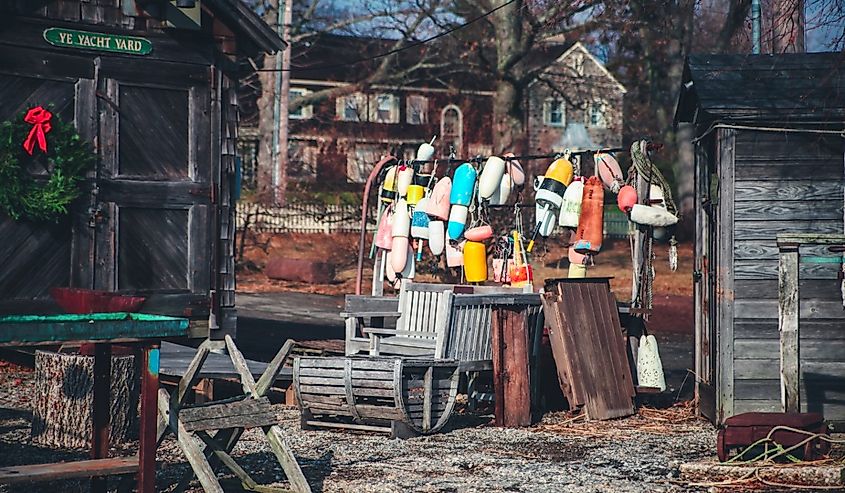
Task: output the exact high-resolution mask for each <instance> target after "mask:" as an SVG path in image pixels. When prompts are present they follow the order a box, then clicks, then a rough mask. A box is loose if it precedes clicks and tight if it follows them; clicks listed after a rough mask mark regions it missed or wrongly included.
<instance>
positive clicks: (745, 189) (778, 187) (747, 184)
mask: <svg viewBox="0 0 845 493" xmlns="http://www.w3.org/2000/svg"><path fill="white" fill-rule="evenodd" d="M735 188H736V202H737V204H739V203H740V202H745V201H757V200H759V201H784V200H807V199H811V200H812V201H819V200H821V201H824V200H832V201H839V202H841V201H842V197H843V196H845V185H843V183H842V182H841V181H839V180H833V181H821V180H806V179H805V180H787V181H758V180H754V181H737V183H736V187H735Z"/></svg>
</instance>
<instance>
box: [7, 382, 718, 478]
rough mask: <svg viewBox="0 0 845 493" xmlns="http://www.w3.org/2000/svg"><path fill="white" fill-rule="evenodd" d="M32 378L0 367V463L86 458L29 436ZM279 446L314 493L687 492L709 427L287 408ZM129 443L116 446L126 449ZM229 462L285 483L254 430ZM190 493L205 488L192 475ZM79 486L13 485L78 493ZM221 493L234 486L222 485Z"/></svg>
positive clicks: (169, 455)
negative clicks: (323, 417) (500, 423)
mask: <svg viewBox="0 0 845 493" xmlns="http://www.w3.org/2000/svg"><path fill="white" fill-rule="evenodd" d="M31 390H32V373H31V372H28V371H22V370H18V369H15V368H6V369H3V368H0V399H2V400H0V466H6V465H15V464H25V463H32V462H52V461H57V460H72V459H79V458H84V455H85V454H84V453H81V452H75V453H74V452H58V451H55V450H50V449H45V448H42V447H38V446H36V445H34V444H32V443H31V441H30V439H29V425H30V413H29V400H28V398H27V396H29V395H31ZM277 409H278V415H279V421H280V423H281V426H282V428H283V429H284V431H285V433H286V436H287V437H288V444H289V445H290V446H291V448H292V449H293V450H294V453H295V454H296V456H297V459H298V460H299V463H300V465H301V466H302V468H303V471H304V473H305V476H306V477H307V478H308V480H309V482H310V483H311V486H312V488H313V490H314V491H315V492H321V491H322V492H327V493H328V492H347V491H348V492H351V491H355V492H410V491H414V492H416V491H419V492H481V491H484V492H500V491H514V492H517V491H519V492H546V491H548V492H578V493H587V492H662V491H690V489H689V488H687V487H686V486H684V485H683V484H681V483H679V482H678V481H677V479H676V478H677V475H678V467H679V465H680V464H681V463H683V462H686V461H690V460H697V459H700V458H703V457H708V456H711V455H712V454H713V450H714V441H715V432H714V431H713V429H712V427H711V426H710V425H709V424H707V423H703V422H701V421H698V420H695V419H693V418H691V417H690V412H689V409H688V408H674V409H670V410H667V411H650V410H647V411H644V412H642V413H641V414H640V415H638V416H633V417H630V418H625V419H621V420H614V421H610V422H600V423H586V422H583V421H582V420H580V419H578V418H574V419H573V418H572V417H571V416H569V415H567V414H566V413H550V414H547V415H546V417H545V418H544V419H543V422H542V423H540V424H539V425H536V426H534V427H531V428H524V429H504V428H496V427H492V426H489V424H488V422H489V416H475V415H460V416H457V417H456V418H455V419H453V422H452V423H451V424H450V426H449V428H448V429H447V431H446V432H445V433H441V434H437V435H433V436H429V437H419V438H413V439H409V440H391V439H389V438H387V437H385V436H379V435H368V434H357V433H346V432H336V431H301V430H300V429H299V413H298V412H297V410H296V409H292V408H289V407H285V406H283V405H278V406H277ZM133 446H134V445H133V444H131V443H130V444H127V445H126V446H123V447H120V449H117V450H115V454H117V453H129V452H131V451H132V448H133ZM235 457H236V458H237V459H238V460H239V461H240V462H241V463H242V465H243V466H244V467H245V468H246V469H247V471H250V473H251V474H253V477H254V478H255V479H256V480H257V481H258V482H259V483H262V484H275V485H277V486H284V484H285V483H284V481H283V477H284V476H283V475H282V472H281V468H280V467H279V466H278V465H277V464H276V463H275V457H274V456H273V455H272V454H271V453H270V451H269V448H268V446H267V445H266V442H265V441H264V437H263V435H262V434H261V433H260V430H249V431H247V432H246V433H245V434H244V437H243V438H242V439H241V441H240V442H239V444H238V446H237V447H236V449H235ZM158 461H159V473H158V484H159V488H160V489H161V490H162V491H171V490H172V489H173V487H174V486H175V484H176V482H177V481H178V479H179V477H180V476H181V475H182V474H183V473H184V472H185V471H187V470H188V466H187V464H186V462H185V461H184V459H183V457H182V455H181V452H180V451H179V449H178V447H177V446H176V442H175V441H174V440H173V439H172V437H171V438H169V439H167V440H166V441H165V442H164V443H163V444H162V446H161V447H160V448H159V450H158ZM192 485H193V488H192V489H191V490H190V491H202V490H201V488H200V487H199V483H197V482H194V483H193V484H192ZM86 489H87V488H86V485H85V484H83V483H79V482H62V483H58V482H57V483H52V484H37V485H32V486H27V487H26V488H20V487H18V488H15V489H13V488H11V487H5V488H4V487H2V486H0V492H12V491H33V492H34V491H50V492H53V493H59V492H65V491H68V492H70V491H73V492H76V491H85V490H86ZM226 490H227V491H230V490H231V491H235V490H232V489H230V488H228V487H227V488H226Z"/></svg>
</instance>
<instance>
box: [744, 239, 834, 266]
mask: <svg viewBox="0 0 845 493" xmlns="http://www.w3.org/2000/svg"><path fill="white" fill-rule="evenodd" d="M800 250H801V255H818V256H828V257H831V256H834V254H832V253H831V252H830V251H829V250H828V247H827V246H826V245H807V246H802V247H801V249H800ZM734 259H736V260H773V261H777V259H778V245H777V239H775V238H770V239H768V240H736V241H735V242H734Z"/></svg>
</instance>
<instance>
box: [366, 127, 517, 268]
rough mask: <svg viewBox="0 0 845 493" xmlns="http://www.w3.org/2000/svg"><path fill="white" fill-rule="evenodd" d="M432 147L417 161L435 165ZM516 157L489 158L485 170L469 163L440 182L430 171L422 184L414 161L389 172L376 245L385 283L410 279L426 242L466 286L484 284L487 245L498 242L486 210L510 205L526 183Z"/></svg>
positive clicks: (383, 188) (421, 152)
mask: <svg viewBox="0 0 845 493" xmlns="http://www.w3.org/2000/svg"><path fill="white" fill-rule="evenodd" d="M433 142H434V140H432V142H430V143H424V144H422V145H420V146H419V148H418V149H417V154H416V159H415V162H419V161H425V162H428V161H431V159H432V157H433V156H434V147H433V145H432V144H433ZM512 156H513V154H509V155H508V154H506V155H504V157H498V156H491V157H490V158H488V159H487V160H486V162H485V163H484V164H483V165H481V166H478V164H474V163H473V162H465V163H463V164H461V165H459V166H457V167H456V168H455V170H454V172H453V173H452V174H451V176H444V177H442V178H440V179H436V178H434V172H432V175H431V176H425V178H426V179H425V180H421V179H420V177H421V176H422V175H420V174H419V173H418V170H419V168H418V167H415V162H406V163H401V164H397V165H394V166H392V167H390V168H388V169H387V170H386V171H385V173H384V177H383V179H382V183H381V188H380V192H379V197H380V200H379V212H378V228H377V230H376V234H375V238H374V241H373V250H374V252H375V250H378V251H379V254H380V255H381V256H382V264H383V265H384V266H385V268H384V278H385V279H386V280H387V281H388V282H391V283H394V284H395V283H398V281H399V280H400V279H408V278H412V277H413V276H414V274H415V271H416V269H415V263H416V262H419V261H420V260H422V258H423V255H424V245H425V243H426V242H427V244H428V249H429V250H430V252H431V254H432V255H434V256H440V255H444V254H445V257H446V265H447V266H448V267H454V268H462V269H463V277H464V279H465V280H466V281H467V282H483V281H486V280H487V279H488V277H489V274H490V273H489V272H488V266H487V260H488V259H487V244H486V242H487V241H489V240H491V239H492V238H493V237H494V231H493V228H492V226H491V225H490V224H489V223H488V222H487V220H486V217H485V215H486V207H487V206H489V205H503V204H506V203H507V202H508V200H509V199H510V197H511V194H512V192H513V191H514V190H515V189H519V188H520V187H522V186H523V185H524V183H525V172H524V171H523V169H522V166H521V165H520V164H519V162H518V161H516V160H514V159H509V158H510V157H512ZM434 163H435V165H434V167H435V171H436V166H437V164H436V163H437V162H436V160H435V161H434ZM511 250H512V249H511ZM521 260H522V262H521V264H525V263H527V261H526V259H524V258H523V259H521ZM511 265H513V262H511ZM523 270H524V269H523ZM523 277H526V276H523Z"/></svg>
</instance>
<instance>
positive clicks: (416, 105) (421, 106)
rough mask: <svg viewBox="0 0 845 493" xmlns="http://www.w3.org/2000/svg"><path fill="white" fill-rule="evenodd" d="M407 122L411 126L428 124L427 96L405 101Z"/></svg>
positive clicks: (409, 98) (410, 97) (413, 97)
mask: <svg viewBox="0 0 845 493" xmlns="http://www.w3.org/2000/svg"><path fill="white" fill-rule="evenodd" d="M405 107H406V108H405V109H406V115H405V121H406V122H408V123H409V124H411V125H424V124H426V123H428V98H427V97H425V96H408V98H407V99H406V100H405Z"/></svg>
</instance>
